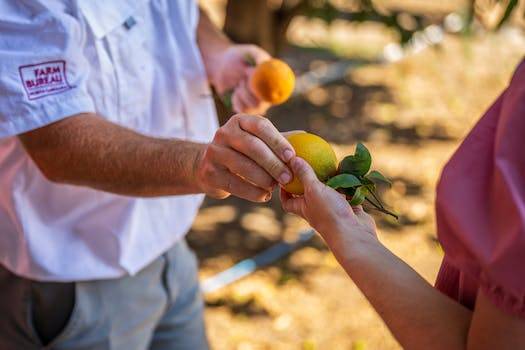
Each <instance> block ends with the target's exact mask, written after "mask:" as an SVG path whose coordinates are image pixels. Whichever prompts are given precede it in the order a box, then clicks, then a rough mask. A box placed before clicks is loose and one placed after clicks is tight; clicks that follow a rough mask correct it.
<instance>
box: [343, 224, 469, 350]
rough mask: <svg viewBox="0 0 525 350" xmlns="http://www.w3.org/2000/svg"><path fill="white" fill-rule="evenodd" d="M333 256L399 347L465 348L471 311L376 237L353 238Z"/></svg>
mask: <svg viewBox="0 0 525 350" xmlns="http://www.w3.org/2000/svg"><path fill="white" fill-rule="evenodd" d="M365 215H366V214H365ZM337 258H338V260H339V262H340V263H341V265H342V266H343V268H344V269H345V271H346V272H347V273H348V275H349V276H350V277H351V278H352V280H353V281H354V282H355V284H356V285H357V286H358V287H359V289H360V290H361V291H362V292H363V294H364V295H365V296H366V298H367V299H368V300H369V301H370V303H371V304H372V306H373V307H374V309H376V311H377V312H378V313H379V315H380V316H381V318H382V319H383V320H384V321H385V323H386V324H387V326H388V328H389V329H390V331H391V332H392V334H393V335H394V336H395V337H396V339H397V340H398V341H399V343H401V344H402V345H403V347H404V348H406V349H465V346H466V344H467V334H468V329H469V324H470V320H471V317H472V312H471V311H470V310H468V309H466V308H465V307H463V306H462V305H460V304H459V303H457V302H455V301H454V300H452V299H450V298H449V297H447V296H445V295H444V294H442V293H441V292H439V291H437V290H436V289H434V288H433V287H432V286H431V285H430V284H429V283H428V282H427V281H425V280H424V279H423V278H422V277H421V276H420V275H419V274H418V273H417V272H416V271H414V270H413V269H412V268H411V267H410V266H408V265H407V264H406V263H405V262H403V261H402V260H400V259H399V258H398V257H397V256H395V255H394V254H392V252H390V251H389V250H388V249H386V248H385V247H384V246H383V245H382V244H381V243H379V241H377V240H376V239H375V238H373V237H371V236H367V237H361V238H360V239H353V240H352V242H351V244H350V245H349V246H348V247H347V248H345V251H344V254H343V255H339V256H338V257H337Z"/></svg>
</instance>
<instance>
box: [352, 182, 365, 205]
mask: <svg viewBox="0 0 525 350" xmlns="http://www.w3.org/2000/svg"><path fill="white" fill-rule="evenodd" d="M367 194H368V189H367V188H366V187H364V186H361V187H358V188H357V189H356V190H355V193H354V195H353V196H352V199H351V200H350V202H349V203H350V205H352V206H356V205H361V203H363V202H364V201H365V197H366V195H367Z"/></svg>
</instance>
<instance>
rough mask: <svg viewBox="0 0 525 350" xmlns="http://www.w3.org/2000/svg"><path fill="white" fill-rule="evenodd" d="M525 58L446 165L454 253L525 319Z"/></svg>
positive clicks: (442, 199) (440, 198)
mask: <svg viewBox="0 0 525 350" xmlns="http://www.w3.org/2000/svg"><path fill="white" fill-rule="evenodd" d="M524 115H525V64H524V63H522V64H521V65H520V66H519V67H518V69H517V70H516V73H515V74H514V76H513V78H512V81H511V83H510V85H509V87H508V88H507V89H506V91H505V92H504V93H503V94H502V95H501V96H500V98H499V99H498V100H497V101H496V103H495V104H494V105H493V106H492V107H491V108H490V109H489V110H488V111H487V113H486V114H485V115H484V117H483V118H482V119H481V120H480V122H479V123H478V124H477V125H476V126H475V127H474V129H473V130H472V131H471V133H470V134H469V135H468V136H467V138H466V139H465V141H464V142H463V143H462V145H461V146H460V147H459V149H458V150H457V151H456V153H455V154H454V156H453V157H452V159H451V160H450V162H449V163H448V164H447V166H446V167H445V170H444V171H443V174H442V177H441V181H440V184H439V186H438V193H437V203H436V208H437V223H438V235H439V238H440V241H441V243H442V244H443V247H444V250H445V253H446V255H447V258H448V259H449V260H450V261H451V262H452V263H453V264H454V266H456V267H457V268H459V270H461V271H462V272H464V273H466V274H467V275H469V276H470V277H473V278H476V279H477V280H478V281H479V288H480V289H481V290H482V291H483V292H484V293H485V294H486V295H487V296H488V297H489V299H490V300H492V302H493V303H494V304H495V305H496V306H498V307H499V308H500V309H502V310H503V311H505V312H508V313H511V314H514V315H518V316H520V317H523V318H525V278H523V276H524V275H525V139H524V135H525V118H524V117H523V116H524Z"/></svg>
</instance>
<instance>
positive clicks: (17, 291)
mask: <svg viewBox="0 0 525 350" xmlns="http://www.w3.org/2000/svg"><path fill="white" fill-rule="evenodd" d="M202 313H203V303H202V298H201V295H200V289H199V284H198V280H197V262H196V259H195V256H194V254H193V253H192V252H191V251H190V250H189V248H188V246H187V245H186V242H185V241H181V242H179V243H177V244H176V245H175V246H174V247H173V248H171V249H170V250H169V251H168V252H166V253H165V254H163V255H162V256H161V257H159V258H158V259H156V260H155V261H154V262H153V263H151V264H150V265H148V266H147V267H145V268H144V269H143V270H142V271H140V272H139V273H137V274H136V275H134V276H126V277H123V278H119V279H112V280H97V281H88V282H74V283H54V282H53V283H49V282H36V281H31V280H28V279H25V278H21V277H18V276H15V275H14V274H12V273H11V272H9V271H8V270H6V269H5V268H3V267H1V266H0V349H1V350H10V349H13V350H19V349H23V350H26V349H28V350H31V349H71V350H88V349H89V350H92V349H95V350H96V349H101V350H102V349H104V350H106V349H119V350H120V349H122V350H124V349H125V350H134V349H136V350H139V349H155V350H157V349H184V350H186V349H187V350H200V349H208V344H207V341H206V334H205V329H204V322H203V315H202Z"/></svg>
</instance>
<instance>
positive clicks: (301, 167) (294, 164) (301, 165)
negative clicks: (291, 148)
mask: <svg viewBox="0 0 525 350" xmlns="http://www.w3.org/2000/svg"><path fill="white" fill-rule="evenodd" d="M290 167H291V168H292V171H293V173H294V174H295V176H297V177H298V178H299V180H301V182H302V183H303V185H304V186H306V187H308V186H312V185H317V184H319V183H320V182H319V180H318V179H317V175H315V172H314V170H313V169H312V167H311V166H310V164H308V163H307V162H306V161H305V160H304V159H302V158H299V157H294V158H292V160H291V161H290Z"/></svg>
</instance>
